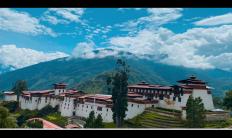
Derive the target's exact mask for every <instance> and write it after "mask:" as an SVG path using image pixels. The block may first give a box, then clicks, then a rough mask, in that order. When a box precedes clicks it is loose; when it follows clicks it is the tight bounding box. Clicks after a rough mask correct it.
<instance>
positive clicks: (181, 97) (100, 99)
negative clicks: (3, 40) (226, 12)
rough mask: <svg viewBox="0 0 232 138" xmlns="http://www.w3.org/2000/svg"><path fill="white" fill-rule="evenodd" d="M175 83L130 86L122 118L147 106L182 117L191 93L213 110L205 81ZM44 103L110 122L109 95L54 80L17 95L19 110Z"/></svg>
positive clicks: (193, 79) (66, 113) (65, 113)
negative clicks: (48, 87)
mask: <svg viewBox="0 0 232 138" xmlns="http://www.w3.org/2000/svg"><path fill="white" fill-rule="evenodd" d="M178 82H179V84H178V85H174V86H161V85H151V84H148V83H146V82H141V83H139V84H136V85H129V86H128V107H127V108H128V111H126V117H125V119H131V118H133V117H135V116H137V115H139V114H141V113H143V112H144V111H145V109H146V108H149V107H162V108H168V109H176V110H180V111H182V117H183V119H185V108H186V103H187V100H188V98H189V96H190V95H191V94H192V96H193V97H194V98H196V97H201V99H202V102H203V103H204V107H205V109H206V110H213V109H214V105H213V100H212V95H211V90H210V89H209V87H208V86H207V85H206V83H205V82H203V81H201V80H198V79H197V78H196V77H194V76H191V77H190V78H188V79H186V80H181V81H178ZM8 99H9V98H8ZM46 105H51V106H52V107H56V106H58V107H59V111H60V112H61V115H62V116H66V117H71V116H78V117H84V118H87V117H88V116H89V113H90V112H91V111H94V112H95V115H96V116H97V115H98V114H100V115H101V116H102V118H103V122H113V119H112V115H113V113H112V110H111V108H112V97H111V95H103V94H85V93H84V92H82V91H78V90H74V89H69V90H68V89H66V84H64V83H57V84H54V89H52V90H42V91H24V92H23V93H22V95H21V96H20V107H21V109H29V110H36V109H38V110H40V109H42V108H43V107H45V106H46Z"/></svg>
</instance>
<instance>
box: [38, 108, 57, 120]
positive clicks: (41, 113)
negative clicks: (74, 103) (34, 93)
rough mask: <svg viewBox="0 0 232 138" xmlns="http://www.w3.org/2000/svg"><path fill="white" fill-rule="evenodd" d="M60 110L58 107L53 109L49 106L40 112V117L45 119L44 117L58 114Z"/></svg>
mask: <svg viewBox="0 0 232 138" xmlns="http://www.w3.org/2000/svg"><path fill="white" fill-rule="evenodd" d="M58 108H59V106H56V107H55V108H53V107H52V106H51V105H47V106H45V107H44V108H42V109H41V110H39V111H38V116H39V117H44V116H47V115H49V114H53V113H57V112H58Z"/></svg>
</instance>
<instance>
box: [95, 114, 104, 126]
mask: <svg viewBox="0 0 232 138" xmlns="http://www.w3.org/2000/svg"><path fill="white" fill-rule="evenodd" d="M94 125H95V128H104V124H103V119H102V116H101V115H100V114H98V116H97V119H96V120H95V121H94Z"/></svg>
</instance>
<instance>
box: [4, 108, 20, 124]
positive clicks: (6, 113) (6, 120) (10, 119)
mask: <svg viewBox="0 0 232 138" xmlns="http://www.w3.org/2000/svg"><path fill="white" fill-rule="evenodd" d="M16 127H17V124H16V119H15V118H13V117H11V116H10V113H9V111H8V109H7V108H5V107H0V128H16Z"/></svg>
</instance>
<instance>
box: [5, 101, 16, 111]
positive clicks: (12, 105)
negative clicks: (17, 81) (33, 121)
mask: <svg viewBox="0 0 232 138" xmlns="http://www.w3.org/2000/svg"><path fill="white" fill-rule="evenodd" d="M2 105H3V106H4V107H6V108H7V109H8V110H9V112H11V113H12V112H15V111H16V110H17V107H18V102H16V101H11V102H3V103H2Z"/></svg>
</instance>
